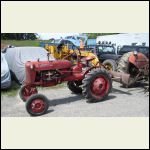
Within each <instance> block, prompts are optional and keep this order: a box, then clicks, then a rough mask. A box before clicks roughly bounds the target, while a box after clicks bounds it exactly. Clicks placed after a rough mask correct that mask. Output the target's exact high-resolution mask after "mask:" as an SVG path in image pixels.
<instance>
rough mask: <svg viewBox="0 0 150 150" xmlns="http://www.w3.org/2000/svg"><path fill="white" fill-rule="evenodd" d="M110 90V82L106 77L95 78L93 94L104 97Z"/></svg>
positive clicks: (92, 88)
mask: <svg viewBox="0 0 150 150" xmlns="http://www.w3.org/2000/svg"><path fill="white" fill-rule="evenodd" d="M108 90H109V83H108V80H107V79H106V77H104V76H100V77H97V78H95V79H94V81H93V82H92V85H91V92H92V95H93V96H94V97H96V98H99V99H100V98H103V97H104V96H105V95H106V94H107V93H108Z"/></svg>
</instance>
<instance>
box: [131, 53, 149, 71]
mask: <svg viewBox="0 0 150 150" xmlns="http://www.w3.org/2000/svg"><path fill="white" fill-rule="evenodd" d="M129 62H130V63H132V64H133V65H134V66H136V67H137V68H139V69H140V68H142V67H143V66H145V65H147V63H148V62H149V60H148V58H147V57H146V56H145V55H144V54H142V53H140V52H139V53H137V55H134V53H132V54H131V55H130V57H129Z"/></svg>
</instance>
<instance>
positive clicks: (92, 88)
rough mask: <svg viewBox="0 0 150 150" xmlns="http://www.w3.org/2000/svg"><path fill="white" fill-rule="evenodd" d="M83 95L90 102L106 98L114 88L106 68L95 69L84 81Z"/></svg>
mask: <svg viewBox="0 0 150 150" xmlns="http://www.w3.org/2000/svg"><path fill="white" fill-rule="evenodd" d="M82 83H83V85H82V87H83V91H82V93H83V95H84V96H85V98H87V99H88V100H87V101H88V102H98V101H102V100H104V99H105V98H106V97H107V96H108V94H109V93H110V91H111V89H112V80H111V78H110V76H109V74H108V73H107V72H106V70H105V69H102V68H101V69H100V68H97V69H93V70H92V71H91V72H89V73H88V74H87V75H85V78H84V79H83V81H82Z"/></svg>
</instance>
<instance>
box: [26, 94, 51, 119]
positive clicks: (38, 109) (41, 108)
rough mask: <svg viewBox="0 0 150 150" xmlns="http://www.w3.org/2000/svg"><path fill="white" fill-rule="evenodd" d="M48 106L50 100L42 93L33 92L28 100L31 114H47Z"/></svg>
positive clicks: (27, 104)
mask: <svg viewBox="0 0 150 150" xmlns="http://www.w3.org/2000/svg"><path fill="white" fill-rule="evenodd" d="M48 107H49V102H48V100H47V98H46V97H45V96H44V95H42V94H33V95H32V96H30V97H29V99H28V100H27V102H26V110H27V112H28V113H29V114H30V115H31V116H40V115H43V114H45V113H46V111H47V110H48Z"/></svg>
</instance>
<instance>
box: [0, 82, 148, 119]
mask: <svg viewBox="0 0 150 150" xmlns="http://www.w3.org/2000/svg"><path fill="white" fill-rule="evenodd" d="M39 93H42V94H44V95H45V96H47V98H48V99H49V104H50V107H49V109H48V112H47V113H46V114H45V115H43V116H41V117H148V116H149V92H147V93H144V88H143V85H140V86H138V87H134V88H123V87H121V85H120V84H119V83H116V82H113V89H112V92H111V93H110V94H109V96H108V97H107V98H106V99H105V100H104V101H102V102H97V103H90V104H89V103H87V102H86V99H85V98H84V97H83V96H82V95H76V94H73V93H71V91H70V90H69V89H68V88H67V87H66V86H65V87H61V88H57V89H46V90H45V89H41V90H40V91H39ZM1 116H2V117H28V116H30V115H29V114H28V113H27V112H26V109H25V103H24V102H23V101H22V100H21V99H20V98H19V95H18V94H17V96H15V97H8V96H3V95H2V96H1Z"/></svg>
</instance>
